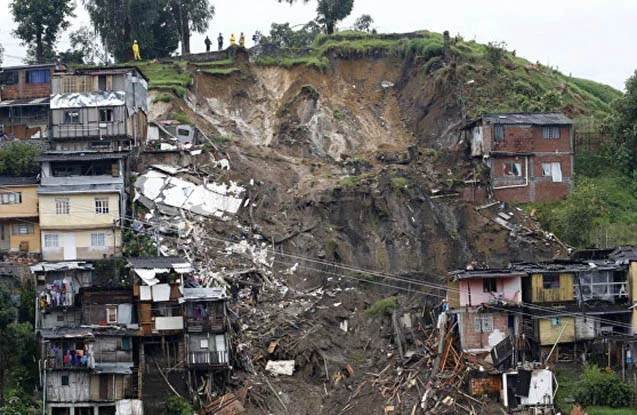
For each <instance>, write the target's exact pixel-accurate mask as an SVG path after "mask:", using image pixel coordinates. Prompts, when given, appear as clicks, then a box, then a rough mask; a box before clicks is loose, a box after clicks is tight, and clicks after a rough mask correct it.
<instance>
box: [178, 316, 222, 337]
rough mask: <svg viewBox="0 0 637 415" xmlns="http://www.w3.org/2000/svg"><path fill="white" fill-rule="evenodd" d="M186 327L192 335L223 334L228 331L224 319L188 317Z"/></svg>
mask: <svg viewBox="0 0 637 415" xmlns="http://www.w3.org/2000/svg"><path fill="white" fill-rule="evenodd" d="M186 325H187V327H188V332H190V333H223V332H225V331H226V325H225V322H224V319H223V318H222V317H213V316H211V317H208V318H204V319H201V318H200V319H195V318H192V317H187V319H186Z"/></svg>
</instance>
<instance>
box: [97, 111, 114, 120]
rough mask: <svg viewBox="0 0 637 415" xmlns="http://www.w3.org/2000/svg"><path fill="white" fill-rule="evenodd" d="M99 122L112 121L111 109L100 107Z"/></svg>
mask: <svg viewBox="0 0 637 415" xmlns="http://www.w3.org/2000/svg"><path fill="white" fill-rule="evenodd" d="M100 122H113V110H112V109H110V108H107V109H101V110H100Z"/></svg>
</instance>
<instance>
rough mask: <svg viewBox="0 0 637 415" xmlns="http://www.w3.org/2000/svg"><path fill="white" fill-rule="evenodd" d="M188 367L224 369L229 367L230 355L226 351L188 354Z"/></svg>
mask: <svg viewBox="0 0 637 415" xmlns="http://www.w3.org/2000/svg"><path fill="white" fill-rule="evenodd" d="M188 365H189V366H194V367H202V368H205V367H215V366H218V367H225V366H229V365H230V353H229V352H228V351H227V350H221V351H212V352H190V353H188Z"/></svg>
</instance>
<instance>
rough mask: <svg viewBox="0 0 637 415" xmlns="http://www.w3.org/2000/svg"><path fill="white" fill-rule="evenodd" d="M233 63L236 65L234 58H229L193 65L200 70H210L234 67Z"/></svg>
mask: <svg viewBox="0 0 637 415" xmlns="http://www.w3.org/2000/svg"><path fill="white" fill-rule="evenodd" d="M233 63H234V58H227V59H221V60H218V61H210V62H197V63H193V65H194V66H196V67H198V68H210V67H217V66H227V65H232V64H233Z"/></svg>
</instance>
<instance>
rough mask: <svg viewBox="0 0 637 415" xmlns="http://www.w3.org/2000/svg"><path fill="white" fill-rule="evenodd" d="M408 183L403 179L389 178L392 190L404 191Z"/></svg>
mask: <svg viewBox="0 0 637 415" xmlns="http://www.w3.org/2000/svg"><path fill="white" fill-rule="evenodd" d="M408 184H409V181H408V180H407V179H406V178H404V177H392V178H391V187H392V188H393V189H394V190H404V189H406V188H407V185H408Z"/></svg>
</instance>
